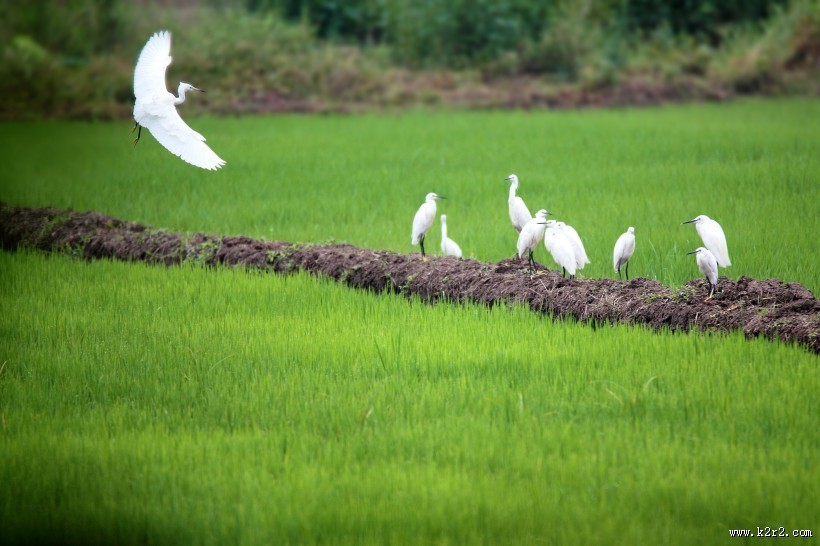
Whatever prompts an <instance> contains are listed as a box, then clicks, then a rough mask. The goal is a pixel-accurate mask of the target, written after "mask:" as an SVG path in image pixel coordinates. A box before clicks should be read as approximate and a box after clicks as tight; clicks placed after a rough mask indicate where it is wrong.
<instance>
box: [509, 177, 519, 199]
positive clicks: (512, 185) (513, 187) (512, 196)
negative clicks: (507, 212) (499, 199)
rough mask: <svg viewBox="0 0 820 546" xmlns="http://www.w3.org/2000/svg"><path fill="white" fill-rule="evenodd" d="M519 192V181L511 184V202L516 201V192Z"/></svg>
mask: <svg viewBox="0 0 820 546" xmlns="http://www.w3.org/2000/svg"><path fill="white" fill-rule="evenodd" d="M517 190H518V180H516V181H515V182H513V183H512V184H510V201H512V200H513V199H515V192H516V191H517Z"/></svg>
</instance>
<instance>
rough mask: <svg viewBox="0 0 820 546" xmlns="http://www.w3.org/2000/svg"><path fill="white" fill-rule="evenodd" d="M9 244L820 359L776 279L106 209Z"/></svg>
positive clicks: (802, 314)
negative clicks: (652, 274)
mask: <svg viewBox="0 0 820 546" xmlns="http://www.w3.org/2000/svg"><path fill="white" fill-rule="evenodd" d="M0 244H2V248H3V249H5V250H14V249H16V248H18V247H29V248H37V249H40V250H44V251H49V252H65V253H69V254H72V255H75V256H81V257H82V258H84V259H88V260H91V259H96V258H113V259H118V260H134V261H144V262H149V263H154V264H162V265H166V266H171V265H176V264H180V263H183V262H194V263H199V264H203V265H206V266H214V265H225V266H241V267H249V268H255V269H261V270H265V271H270V272H275V273H281V274H287V273H292V272H295V271H300V270H301V271H309V272H311V273H315V274H318V275H323V276H326V277H331V278H333V279H335V280H337V281H339V282H343V283H345V284H347V285H349V286H352V287H356V288H365V289H369V290H373V291H376V292H381V291H391V292H396V293H401V294H405V295H407V296H418V297H420V298H421V299H422V300H425V301H430V302H432V301H436V300H439V299H446V300H450V301H473V302H479V303H484V304H488V305H494V304H497V303H505V304H506V303H508V302H518V303H521V304H524V305H527V306H528V307H529V308H530V309H532V310H533V311H536V312H541V313H552V314H553V315H555V316H558V317H564V316H571V317H575V318H576V319H578V320H581V321H589V322H592V323H593V324H604V323H606V322H621V323H633V324H645V325H647V326H651V327H653V328H656V329H659V328H664V327H666V328H669V329H671V330H681V329H682V330H688V329H701V330H708V331H731V330H743V332H744V333H745V334H746V335H747V336H749V337H752V336H765V337H768V338H773V339H781V340H784V341H791V342H796V343H799V344H801V345H804V346H806V347H808V348H810V349H811V350H812V351H813V352H815V353H820V301H818V299H817V298H815V297H814V295H812V293H811V292H810V291H809V290H807V289H806V288H805V287H804V286H802V285H800V284H797V283H783V282H781V281H779V280H776V279H768V280H755V279H751V278H749V277H741V278H740V279H739V280H737V281H733V280H730V279H727V278H725V277H722V278H721V279H720V281H719V283H718V289H719V291H718V292H716V294H715V296H714V297H713V298H712V299H710V300H706V295H707V290H708V286H707V284H706V281H705V280H703V279H698V280H693V281H691V282H689V283H687V284H686V285H684V286H682V287H680V288H678V289H675V290H672V289H669V288H667V287H665V286H663V285H662V284H661V283H659V282H657V281H653V280H650V279H643V278H637V279H632V280H630V281H619V280H614V279H582V280H569V279H564V278H562V277H561V273H560V272H556V271H552V270H546V269H543V270H539V272H538V274H537V275H531V274H530V273H529V272H528V271H527V270H526V269H525V267H524V262H521V263H519V262H516V261H514V260H503V261H501V262H498V263H484V262H479V261H476V260H458V259H455V258H447V257H430V258H429V260H428V261H422V260H421V259H420V258H419V255H418V254H397V253H395V252H389V251H384V250H367V249H362V248H356V247H354V246H351V245H312V244H292V243H287V242H281V241H258V240H254V239H250V238H248V237H221V236H215V235H208V234H202V233H196V234H192V235H191V234H181V233H173V232H169V231H164V230H157V229H153V228H150V227H146V226H142V225H139V224H135V223H132V222H127V221H123V220H118V219H116V218H111V217H110V216H105V215H103V214H100V213H97V212H74V211H71V210H60V209H54V208H25V207H10V206H7V205H6V204H4V203H0Z"/></svg>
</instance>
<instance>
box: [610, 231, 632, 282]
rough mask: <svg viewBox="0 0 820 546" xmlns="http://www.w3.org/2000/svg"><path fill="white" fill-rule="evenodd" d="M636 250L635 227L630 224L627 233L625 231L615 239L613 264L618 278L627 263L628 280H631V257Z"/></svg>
mask: <svg viewBox="0 0 820 546" xmlns="http://www.w3.org/2000/svg"><path fill="white" fill-rule="evenodd" d="M633 252H635V228H634V227H632V226H629V229H628V230H626V233H623V234H622V235H621V236H620V237H618V240H617V241H615V250H614V251H613V252H612V265H613V267H614V268H615V273H617V274H618V278H619V279H620V278H621V268H622V267H623V266H624V265H626V280H629V258H631V257H632V253H633Z"/></svg>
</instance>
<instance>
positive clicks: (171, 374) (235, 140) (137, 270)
mask: <svg viewBox="0 0 820 546" xmlns="http://www.w3.org/2000/svg"><path fill="white" fill-rule="evenodd" d="M819 114H820V102H818V101H816V100H808V99H804V100H787V101H751V102H738V103H732V104H728V105H699V106H694V105H692V106H686V105H684V106H675V107H666V108H661V109H651V110H650V109H647V110H611V111H584V112H560V113H553V112H482V113H478V112H423V111H419V112H411V113H405V114H395V115H386V116H381V117H379V116H375V115H374V116H365V117H299V116H282V117H270V118H250V119H248V118H237V119H194V120H190V121H191V124H192V125H193V126H194V127H195V128H196V129H197V130H199V131H200V132H202V133H203V134H205V135H206V136H207V137H208V138H209V143H210V144H211V145H212V146H213V148H214V149H215V151H217V153H218V154H220V155H221V156H222V157H223V158H225V159H226V160H227V161H228V165H227V167H226V168H225V169H224V170H223V171H220V172H217V173H211V172H204V171H199V170H197V169H195V168H193V167H190V166H188V165H186V164H184V163H183V162H181V161H180V160H178V159H176V158H174V157H172V156H170V155H169V154H168V153H167V152H165V151H164V150H163V149H160V147H159V145H157V144H156V142H155V141H153V139H152V138H151V137H150V136H147V135H143V141H142V142H141V143H140V144H139V146H138V147H137V149H136V151H135V150H133V149H132V148H131V145H130V139H129V136H130V135H129V134H128V131H129V130H130V124H128V123H127V122H123V123H121V124H78V123H56V122H41V123H31V124H10V123H5V124H0V156H2V157H1V158H2V164H3V165H4V169H3V173H2V174H0V181H2V183H1V184H0V200H4V201H6V202H9V203H11V204H14V205H27V206H41V205H55V206H59V207H73V208H75V209H77V210H85V209H94V210H99V211H101V212H105V213H108V214H111V215H113V216H117V217H121V218H126V219H129V220H134V221H139V222H143V223H147V224H151V225H154V226H156V227H164V228H168V229H173V230H179V231H190V232H194V231H204V232H217V233H224V234H244V235H249V236H253V237H259V238H266V239H277V240H287V241H294V242H299V241H305V242H318V241H330V240H336V241H346V242H350V243H352V244H356V245H359V246H367V247H371V248H387V249H393V250H396V251H399V252H410V251H413V250H414V249H413V248H412V247H411V245H410V225H411V222H412V217H413V213H414V212H415V210H416V208H417V207H418V205H419V204H420V203H421V201H422V199H423V197H424V194H425V193H427V192H428V191H436V192H438V193H441V194H443V195H446V196H448V197H449V198H450V199H449V200H448V201H445V202H443V203H442V204H441V206H440V210H441V212H445V213H446V214H447V215H448V224H449V228H450V235H451V237H452V238H454V239H455V240H457V241H458V242H459V244H460V245H461V246H462V248H463V249H464V250H465V254H467V255H469V256H473V257H476V258H478V259H482V260H498V259H501V258H504V257H508V256H510V255H511V254H512V252H513V250H514V246H515V232H514V231H513V230H512V228H511V226H510V225H509V220H508V219H507V213H506V195H507V186H506V183H504V182H502V180H501V179H502V178H504V177H505V176H507V175H508V174H510V173H511V172H515V173H516V174H518V175H519V177H520V178H521V182H522V188H521V192H520V193H521V195H522V196H523V197H524V199H525V200H526V201H527V203H528V204H529V205H530V208H531V209H533V210H534V209H537V208H540V207H542V206H543V207H546V208H548V209H550V210H552V211H553V212H555V213H556V215H557V216H558V217H559V218H561V219H564V220H566V221H567V222H568V223H570V224H572V225H574V226H575V227H576V228H577V229H578V231H579V232H580V233H581V236H582V238H583V239H584V241H585V243H586V247H587V252H588V254H589V255H590V258H591V259H592V261H593V263H592V264H591V265H590V266H588V267H587V268H586V269H585V270H584V271H583V274H584V276H586V277H599V276H610V275H611V249H612V245H613V244H614V241H615V239H616V238H617V236H618V235H619V234H620V233H621V232H623V231H624V230H625V228H626V227H627V226H629V225H632V226H635V228H636V236H637V238H638V239H637V245H638V247H637V250H636V254H635V257H634V263H633V265H632V266H631V267H630V272H631V273H633V274H636V275H641V276H648V277H652V278H657V279H659V280H661V281H662V282H665V283H667V284H672V285H675V284H680V283H683V282H686V281H688V280H689V279H691V278H694V277H696V276H697V275H698V273H697V269H696V267H695V265H694V260H693V259H692V257H691V256H688V257H687V256H685V252H686V251H687V250H691V249H693V248H694V247H696V246H699V244H700V243H699V240H698V239H697V236H696V234H695V231H694V229H693V228H692V227H691V226H681V225H680V222H681V221H683V220H686V219H689V218H692V217H693V216H695V215H697V214H701V213H705V214H709V215H710V216H712V217H713V218H715V219H717V220H718V221H719V222H720V223H721V224H722V225H723V227H724V230H725V231H726V233H727V239H728V242H729V250H730V253H731V256H732V262H733V266H732V267H731V268H730V269H728V270H726V273H727V274H728V275H729V276H731V277H739V276H740V275H749V276H753V277H758V278H760V277H779V278H782V279H784V280H786V281H796V282H801V283H803V284H805V285H806V286H807V287H809V288H810V289H811V290H812V291H813V292H815V293H817V291H818V288H820V274H818V269H817V267H816V255H817V238H816V233H818V231H819V230H818V227H820V226H818V218H820V184H818V180H820V155H818V153H817V150H818V149H820V128H818V125H817V124H816V123H813V122H812V120H815V119H818V115H819ZM437 227H438V226H436V228H437ZM434 229H435V228H434ZM438 240H439V239H438V233H437V232H436V233H434V234H433V235H432V236H431V239H430V248H431V249H435V250H437V249H438ZM536 259H538V260H539V261H542V262H544V261H545V252H544V250H543V249H540V250H539V252H538V253H537V254H536ZM0 295H1V297H0V331H1V332H2V336H0V418H2V429H0V438H2V441H0V460H2V461H3V464H0V485H1V486H2V487H0V529H2V532H0V542H7V543H32V542H46V541H47V542H51V543H72V544H73V543H77V544H80V543H82V544H86V543H100V544H112V543H116V544H137V543H148V544H237V543H242V544H282V543H294V544H295V543H318V542H322V543H349V544H360V543H379V544H383V543H419V544H421V543H424V544H427V543H439V544H465V543H486V544H498V543H547V544H550V543H566V544H613V543H620V544H658V543H669V544H691V543H695V542H703V543H718V542H720V543H723V542H731V541H733V540H737V539H728V540H727V537H728V531H729V530H730V529H736V528H741V529H755V528H756V527H765V526H769V527H780V526H784V527H785V528H786V530H787V531H788V532H791V531H792V530H793V529H811V530H813V534H814V536H815V538H816V537H817V536H818V533H820V514H818V510H817V507H818V506H820V492H819V491H818V488H817V486H816V484H817V482H818V478H820V464H818V458H817V453H818V449H820V433H818V430H820V427H818V424H820V423H818V421H820V419H818V415H820V403H819V402H818V398H817V392H818V389H820V374H818V368H817V365H818V360H817V356H816V355H813V354H810V353H809V352H807V351H806V350H804V349H802V348H798V347H793V346H786V345H782V344H778V343H773V342H769V341H766V340H761V339H756V340H745V339H744V338H743V336H742V335H741V334H739V333H736V334H732V335H681V334H670V333H661V334H656V333H652V332H649V331H647V330H645V329H643V328H631V327H624V326H617V327H607V328H601V327H598V328H594V329H593V328H592V327H589V326H586V325H583V324H577V323H574V322H572V321H560V322H555V321H552V320H550V319H549V318H547V317H543V316H538V315H535V314H532V313H530V312H528V311H526V310H524V309H520V308H513V309H506V308H495V309H492V310H488V309H485V308H481V307H477V306H470V305H467V306H457V305H437V306H428V305H423V304H421V303H419V302H416V301H407V300H404V299H403V298H400V297H398V296H389V295H373V294H369V293H365V292H357V291H352V290H350V289H348V288H346V287H343V286H339V285H335V284H332V283H330V282H327V281H320V280H317V279H314V278H310V277H308V276H303V275H298V276H293V277H288V278H279V277H273V276H263V275H259V274H257V273H250V272H245V271H240V270H235V271H234V270H217V271H209V270H205V269H201V268H197V267H193V266H184V267H180V268H172V269H164V268H158V267H147V266H144V265H141V264H124V263H112V262H106V261H103V262H94V263H84V262H79V261H76V260H73V259H70V258H67V257H61V256H43V255H41V254H33V253H28V252H19V253H14V254H9V253H2V254H0ZM788 540H789V541H790V542H791V539H788ZM795 542H796V541H795ZM801 543H802V542H801Z"/></svg>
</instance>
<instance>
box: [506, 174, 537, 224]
mask: <svg viewBox="0 0 820 546" xmlns="http://www.w3.org/2000/svg"><path fill="white" fill-rule="evenodd" d="M504 180H505V181H509V182H510V197H509V199H507V202H508V203H509V208H510V220H511V221H512V225H513V227H514V228H515V231H517V232H518V233H521V230H522V229H524V226H526V225H527V222H529V221H530V220H532V214H530V209H528V208H527V205H525V204H524V200H523V199H521V198H520V197H518V196H517V195H515V192H516V190H518V177H517V176H515V175H514V174H511V175H510V176H508V177H507V178H505V179H504Z"/></svg>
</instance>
